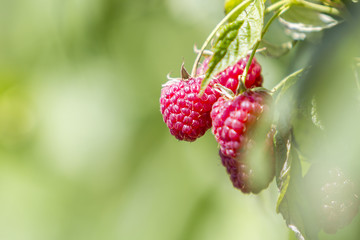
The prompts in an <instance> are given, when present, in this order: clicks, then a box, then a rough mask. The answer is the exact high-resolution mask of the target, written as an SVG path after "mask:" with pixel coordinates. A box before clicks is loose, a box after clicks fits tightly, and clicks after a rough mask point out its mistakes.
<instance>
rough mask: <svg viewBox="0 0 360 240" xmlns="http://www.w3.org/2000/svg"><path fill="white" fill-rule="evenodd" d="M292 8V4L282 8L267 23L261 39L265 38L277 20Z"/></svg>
mask: <svg viewBox="0 0 360 240" xmlns="http://www.w3.org/2000/svg"><path fill="white" fill-rule="evenodd" d="M289 8H290V4H287V5H284V6H283V7H282V8H280V9H279V10H278V11H277V12H276V13H275V14H274V15H273V16H272V17H271V18H270V19H269V21H268V22H267V23H266V25H265V27H264V29H263V31H262V33H261V38H263V37H264V35H265V33H266V32H267V30H268V29H269V27H270V25H271V23H272V22H273V21H274V20H275V19H276V18H277V17H279V16H280V15H281V14H283V13H284V12H286V11H287V10H289Z"/></svg>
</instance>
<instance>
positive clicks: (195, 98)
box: [160, 57, 275, 193]
mask: <svg viewBox="0 0 360 240" xmlns="http://www.w3.org/2000/svg"><path fill="white" fill-rule="evenodd" d="M209 60H210V58H205V60H204V61H203V63H202V65H201V66H200V67H199V68H198V70H197V75H198V77H191V76H188V74H185V76H186V77H185V78H184V77H183V78H182V79H175V80H169V82H167V83H166V84H165V85H164V86H163V88H162V90H161V97H160V111H161V113H162V115H163V119H164V122H165V123H166V125H167V126H168V128H169V130H170V133H171V134H172V135H173V136H175V137H176V138H177V139H179V140H185V141H189V142H192V141H195V140H196V139H197V138H199V137H201V136H203V135H204V134H205V132H206V131H207V130H208V129H209V128H211V127H212V129H213V131H212V132H213V134H214V136H215V139H216V141H217V142H218V143H219V145H220V151H219V155H220V158H221V161H222V164H223V165H224V167H225V168H226V171H227V172H228V174H229V175H230V180H231V181H232V183H233V185H234V187H236V188H238V189H240V190H241V191H243V192H244V193H250V192H252V193H258V192H260V191H261V190H262V189H264V188H266V187H267V186H268V185H269V183H270V182H271V180H272V179H273V177H274V173H275V169H274V167H275V163H274V158H273V154H271V153H272V152H273V151H272V135H271V136H270V135H269V136H268V137H266V136H264V139H268V141H267V144H266V145H267V147H266V148H265V149H264V150H265V152H267V155H268V157H266V158H264V160H261V161H260V162H259V161H257V159H255V160H252V159H248V156H247V155H248V152H250V151H251V150H252V149H253V148H254V147H253V146H254V145H256V144H257V143H256V144H255V141H254V139H253V136H252V129H253V128H254V127H255V126H256V123H257V122H258V121H259V119H260V118H261V116H262V115H263V112H267V110H268V109H269V107H268V105H269V103H270V101H271V97H270V95H269V94H267V93H266V92H265V91H254V90H251V89H252V88H254V87H261V85H262V82H263V77H262V76H261V67H260V65H259V64H258V63H257V61H256V60H255V59H253V60H252V62H251V64H250V68H249V71H248V74H247V77H246V80H245V84H244V85H245V87H246V89H247V90H246V91H245V92H243V93H242V94H239V95H238V96H234V97H223V96H222V94H220V93H219V91H218V90H219V89H215V86H216V85H221V86H223V87H224V88H227V89H230V90H231V91H232V92H233V94H236V91H237V88H238V84H239V79H240V77H241V75H242V74H243V72H244V70H245V67H246V64H247V62H248V60H249V57H246V58H243V59H241V60H240V61H238V62H237V63H236V64H235V65H233V66H230V67H228V68H226V69H225V70H224V71H222V72H220V73H219V74H218V75H216V76H215V77H214V78H213V79H212V80H211V81H210V84H209V85H208V86H207V88H206V89H205V91H204V93H203V94H202V95H200V94H199V93H200V88H201V82H202V80H203V77H204V74H205V72H206V70H207V69H208V63H209ZM254 163H255V164H254ZM264 169H265V171H264Z"/></svg>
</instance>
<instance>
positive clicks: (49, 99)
mask: <svg viewBox="0 0 360 240" xmlns="http://www.w3.org/2000/svg"><path fill="white" fill-rule="evenodd" d="M222 17H223V1H221V0H183V1H180V0H136V1H134V0H71V1H69V0H35V1H21V0H0V239H1V240H49V239H51V240H72V239H73V240H75V239H76V240H82V239H84V240H85V239H86V240H91V239H94V240H95V239H96V240H99V239H104V240H112V239H121V240H125V239H129V240H130V239H131V240H140V239H144V240H168V239H175V240H183V239H184V240H191V239H199V240H203V239H204V240H205V239H206V240H211V239H214V240H215V239H227V240H232V239H234V240H235V239H287V238H288V236H289V230H288V229H287V228H286V226H285V223H284V221H283V219H282V216H281V215H279V214H276V213H275V205H276V200H277V195H278V191H277V188H276V186H275V183H274V182H273V183H272V184H271V185H270V187H269V189H267V190H266V191H263V192H262V193H261V194H260V195H258V196H254V195H244V194H242V193H241V192H240V191H237V190H235V189H234V188H233V187H232V185H231V183H230V181H229V180H228V176H227V175H226V173H225V169H224V168H223V167H222V166H221V162H220V159H219V157H218V154H217V152H218V150H217V144H216V142H215V140H214V138H213V136H212V134H211V133H210V132H208V133H207V134H206V135H205V136H204V137H203V138H201V139H199V140H198V141H197V142H195V143H184V142H179V141H177V140H176V139H175V138H174V137H172V136H171V135H170V134H169V132H168V130H167V128H166V126H165V124H164V123H163V121H162V117H161V114H160V111H159V97H160V89H161V84H163V83H165V82H166V74H167V73H169V72H172V74H171V75H172V76H174V77H177V76H179V69H180V65H181V63H182V61H185V66H186V67H187V68H188V69H191V67H192V63H193V61H194V59H195V54H194V52H193V45H194V44H197V45H198V46H200V45H201V44H202V42H203V41H204V40H205V38H206V36H207V35H208V34H209V32H210V31H211V29H212V28H213V27H214V26H215V25H216V23H217V22H218V21H219V20H220V19H221V18H222ZM277 31H282V29H281V27H280V25H276V24H275V25H274V27H273V28H272V31H271V33H269V36H268V37H269V38H270V39H271V38H273V39H278V38H280V37H279V34H277ZM295 53H296V51H295V50H294V53H292V54H289V55H287V56H285V57H283V58H280V59H278V60H273V59H270V58H265V57H261V56H259V57H258V61H259V62H260V63H261V64H262V66H263V76H264V79H265V86H266V87H272V86H274V85H275V83H276V82H278V81H279V80H280V79H281V78H282V77H283V76H285V75H286V74H288V73H289V72H290V71H291V70H293V69H295V66H293V65H294V64H293V62H292V61H290V60H289V59H293V58H294V56H295ZM306 56H307V55H306V53H304V52H303V53H302V55H301V56H300V57H299V62H301V59H303V58H304V59H306ZM355 222H356V221H355ZM355 227H356V225H355ZM355 227H353V228H354V229H355ZM290 235H291V234H290Z"/></svg>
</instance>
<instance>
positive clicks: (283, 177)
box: [276, 138, 292, 213]
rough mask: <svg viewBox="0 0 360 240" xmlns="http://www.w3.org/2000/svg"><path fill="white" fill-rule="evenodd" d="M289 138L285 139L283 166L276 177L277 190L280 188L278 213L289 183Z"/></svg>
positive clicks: (290, 159)
mask: <svg viewBox="0 0 360 240" xmlns="http://www.w3.org/2000/svg"><path fill="white" fill-rule="evenodd" d="M291 144H292V143H291V139H290V138H288V139H287V140H286V159H285V162H284V164H283V167H282V169H281V171H280V174H279V177H278V180H277V181H278V183H279V190H280V195H279V198H278V201H277V203H276V212H277V213H279V211H280V206H281V203H282V201H283V200H284V197H285V195H286V192H287V189H288V186H289V183H290V168H291V162H292V157H291V155H290V153H291V152H290V151H291Z"/></svg>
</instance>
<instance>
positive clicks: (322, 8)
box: [292, 0, 343, 16]
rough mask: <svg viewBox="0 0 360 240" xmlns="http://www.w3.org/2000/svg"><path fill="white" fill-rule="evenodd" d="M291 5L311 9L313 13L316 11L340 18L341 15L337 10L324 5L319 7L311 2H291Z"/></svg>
mask: <svg viewBox="0 0 360 240" xmlns="http://www.w3.org/2000/svg"><path fill="white" fill-rule="evenodd" d="M292 3H293V4H294V5H298V6H302V7H305V8H309V9H312V10H315V11H318V12H323V13H327V14H332V15H336V16H342V15H343V14H342V13H341V12H340V11H339V10H338V9H337V8H333V7H329V6H324V5H320V4H316V3H312V2H307V1H304V0H293V2H292Z"/></svg>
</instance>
